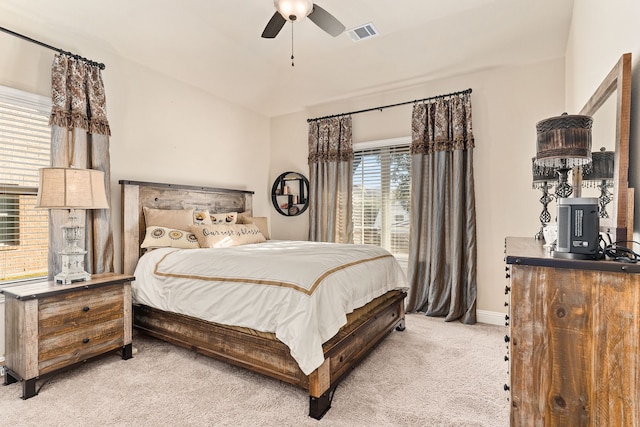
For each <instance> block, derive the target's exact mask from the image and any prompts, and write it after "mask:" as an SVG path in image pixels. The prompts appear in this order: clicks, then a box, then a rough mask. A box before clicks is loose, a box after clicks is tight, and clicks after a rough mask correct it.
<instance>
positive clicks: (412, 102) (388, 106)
mask: <svg viewBox="0 0 640 427" xmlns="http://www.w3.org/2000/svg"><path fill="white" fill-rule="evenodd" d="M465 93H471V88H469V89H466V90H461V91H458V92H451V93H447V94H445V95H437V96H430V97H428V98H422V99H416V100H414V101H405V102H399V103H397V104H391V105H383V106H382V107H375V108H367V109H365V110H358V111H351V112H349V113H342V114H332V115H330V116H323V117H316V118H315V119H307V123H311V122H317V121H318V120H324V119H332V118H334V117H340V116H349V115H351V114H358V113H366V112H369V111H376V110H379V111H382V110H383V109H385V108H391V107H397V106H399V105H407V104H415V103H418V102H424V101H429V100H432V99H439V98H446V97H448V96H453V95H462V94H465Z"/></svg>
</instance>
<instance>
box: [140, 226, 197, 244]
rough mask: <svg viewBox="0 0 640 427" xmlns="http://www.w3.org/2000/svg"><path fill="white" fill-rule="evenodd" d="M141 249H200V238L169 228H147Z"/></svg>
mask: <svg viewBox="0 0 640 427" xmlns="http://www.w3.org/2000/svg"><path fill="white" fill-rule="evenodd" d="M140 247H141V248H145V249H155V248H181V249H196V248H199V247H200V245H199V244H198V238H197V237H196V236H195V234H193V233H191V232H189V231H182V230H175V229H172V228H167V227H158V226H151V227H147V232H146V234H145V236H144V241H143V242H142V245H140Z"/></svg>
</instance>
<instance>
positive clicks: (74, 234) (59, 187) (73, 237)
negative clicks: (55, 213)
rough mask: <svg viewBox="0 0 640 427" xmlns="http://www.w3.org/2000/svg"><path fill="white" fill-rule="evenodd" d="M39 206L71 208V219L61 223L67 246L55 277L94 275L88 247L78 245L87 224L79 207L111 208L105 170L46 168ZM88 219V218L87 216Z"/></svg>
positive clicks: (72, 279) (59, 280)
mask: <svg viewBox="0 0 640 427" xmlns="http://www.w3.org/2000/svg"><path fill="white" fill-rule="evenodd" d="M39 175H40V186H39V187H38V198H37V201H36V208H47V209H68V210H69V219H68V221H67V222H66V223H65V224H63V225H62V226H60V228H61V229H62V234H63V236H64V239H65V241H66V244H67V246H66V247H65V248H64V249H63V250H62V251H61V252H60V255H61V259H62V271H61V272H60V273H58V274H56V275H55V281H56V282H57V283H62V284H70V283H72V282H79V281H83V280H89V279H91V275H90V274H89V273H87V272H86V271H85V270H84V268H85V264H84V261H85V254H86V253H87V251H85V250H83V249H82V248H80V247H79V246H78V242H79V241H80V240H81V239H82V238H83V231H82V229H83V228H84V225H83V224H80V223H79V222H78V216H77V214H76V209H108V208H109V204H108V202H107V196H106V193H105V185H104V172H102V171H99V170H93V169H76V168H42V169H40V170H39ZM83 222H84V219H83Z"/></svg>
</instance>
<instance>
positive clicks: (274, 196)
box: [271, 172, 309, 216]
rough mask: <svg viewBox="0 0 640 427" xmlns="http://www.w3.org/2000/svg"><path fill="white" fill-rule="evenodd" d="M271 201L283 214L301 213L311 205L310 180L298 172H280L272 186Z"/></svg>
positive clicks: (294, 214)
mask: <svg viewBox="0 0 640 427" xmlns="http://www.w3.org/2000/svg"><path fill="white" fill-rule="evenodd" d="M271 201H272V202H273V207H274V208H275V209H276V211H278V213H279V214H281V215H284V216H296V215H300V214H301V213H302V212H304V211H305V210H307V208H308V207H309V180H308V179H307V178H306V177H305V176H304V175H302V174H300V173H298V172H285V173H283V174H280V176H278V177H277V178H276V180H275V181H274V182H273V187H271Z"/></svg>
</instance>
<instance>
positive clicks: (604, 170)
mask: <svg viewBox="0 0 640 427" xmlns="http://www.w3.org/2000/svg"><path fill="white" fill-rule="evenodd" d="M605 150H606V149H605V148H604V147H602V148H601V149H600V151H594V152H593V153H591V164H589V165H587V166H585V167H584V169H582V179H583V180H585V181H602V180H603V179H604V180H609V179H613V166H614V158H615V152H613V151H605Z"/></svg>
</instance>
